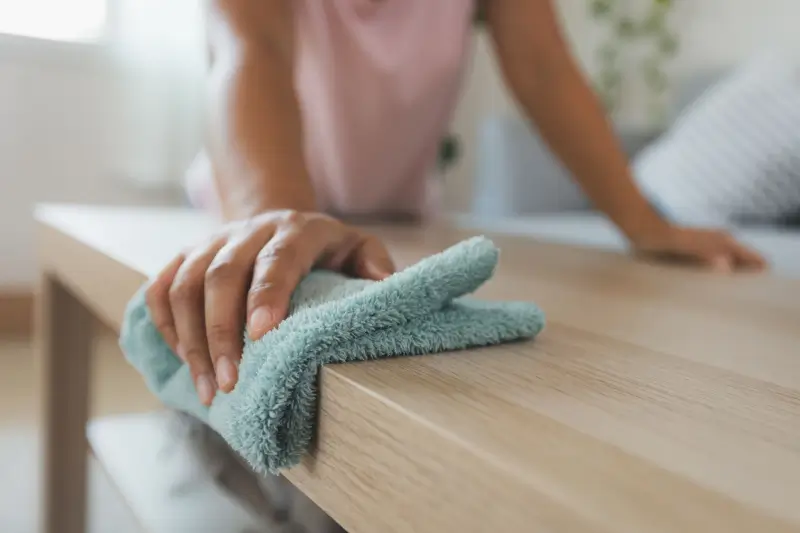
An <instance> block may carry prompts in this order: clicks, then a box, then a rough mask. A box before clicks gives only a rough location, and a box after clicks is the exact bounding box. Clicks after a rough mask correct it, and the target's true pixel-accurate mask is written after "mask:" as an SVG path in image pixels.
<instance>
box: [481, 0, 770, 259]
mask: <svg viewBox="0 0 800 533" xmlns="http://www.w3.org/2000/svg"><path fill="white" fill-rule="evenodd" d="M487 1H488V4H487V6H486V7H487V11H486V12H487V19H488V24H489V28H490V31H491V34H492V38H493V40H494V43H495V48H496V50H497V54H498V57H499V61H500V66H501V69H502V71H503V74H504V76H505V79H506V81H507V83H508V85H509V87H510V88H511V90H512V92H513V93H514V95H515V97H516V98H517V100H518V101H519V103H520V105H521V106H522V109H523V110H524V111H525V113H526V114H527V116H528V117H529V118H530V120H531V121H532V122H534V123H535V124H536V126H537V127H538V129H539V131H540V132H541V134H542V137H543V138H544V139H545V141H546V142H547V143H548V144H549V145H550V147H551V148H552V149H553V151H554V152H555V153H556V154H557V155H558V156H559V157H560V159H561V160H562V161H563V162H564V164H565V166H566V167H567V168H568V169H569V170H570V171H571V173H572V174H573V176H574V177H575V179H576V180H577V181H578V183H579V184H580V185H581V187H582V188H583V190H584V191H585V192H586V194H587V195H588V196H589V198H590V199H591V200H592V201H593V202H594V204H595V205H596V206H597V207H598V208H599V209H601V210H602V211H604V212H605V213H606V214H607V215H608V216H609V218H610V219H611V220H612V221H613V222H614V223H615V224H616V225H617V226H618V227H619V228H620V230H621V231H622V232H623V233H624V234H625V235H626V236H627V237H628V239H629V240H630V242H631V243H632V244H633V245H634V246H635V247H636V248H637V249H640V250H644V251H650V252H655V253H664V254H668V255H677V256H683V257H686V258H689V259H696V260H700V261H702V262H704V263H707V264H710V265H712V266H718V267H719V268H723V269H724V268H735V267H737V266H746V267H750V266H756V267H757V266H763V261H762V260H761V258H760V257H758V256H757V255H756V254H754V253H753V252H751V251H750V250H747V249H745V248H744V247H742V246H741V245H739V244H738V243H736V242H735V241H734V240H733V239H732V238H731V237H730V236H728V235H727V234H724V233H721V232H713V231H699V230H689V229H684V228H677V227H675V226H673V225H671V224H670V223H668V222H667V221H665V220H664V219H663V218H662V217H661V216H660V215H659V214H658V213H657V212H656V211H655V210H654V209H653V208H652V207H651V206H650V204H649V203H648V201H647V200H646V199H645V198H644V197H643V195H642V194H641V192H640V191H639V189H638V187H637V186H636V183H635V181H634V180H633V177H632V175H631V172H630V170H629V167H628V162H627V159H626V157H625V155H624V153H623V151H622V149H621V148H620V146H619V143H618V141H617V139H616V136H615V135H614V133H613V131H612V129H611V127H610V125H609V123H608V121H607V120H606V117H605V114H604V112H603V109H602V107H601V105H600V103H599V101H598V99H597V97H596V96H595V94H594V93H593V91H592V90H591V89H590V87H589V85H588V84H587V83H586V81H585V80H584V78H583V76H582V75H581V73H580V72H579V70H578V68H577V66H576V65H575V63H574V61H573V59H572V57H571V55H570V52H569V48H568V46H567V44H566V43H565V40H564V38H563V36H562V35H561V31H560V28H559V24H558V20H557V17H556V15H555V12H554V9H553V6H552V2H551V0H487Z"/></svg>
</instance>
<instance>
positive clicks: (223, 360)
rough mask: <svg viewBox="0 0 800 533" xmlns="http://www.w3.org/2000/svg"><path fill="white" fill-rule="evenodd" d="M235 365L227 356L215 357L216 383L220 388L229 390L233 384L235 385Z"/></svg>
mask: <svg viewBox="0 0 800 533" xmlns="http://www.w3.org/2000/svg"><path fill="white" fill-rule="evenodd" d="M237 373H238V371H237V370H236V365H235V364H233V361H231V360H230V358H229V357H220V358H219V359H217V384H218V385H219V388H220V390H223V391H225V392H230V391H231V390H233V386H234V385H236V378H237V376H236V374H237Z"/></svg>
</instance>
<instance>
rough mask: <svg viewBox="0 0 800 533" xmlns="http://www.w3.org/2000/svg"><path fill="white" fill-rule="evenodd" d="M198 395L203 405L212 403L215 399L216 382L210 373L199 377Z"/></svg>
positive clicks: (197, 384)
mask: <svg viewBox="0 0 800 533" xmlns="http://www.w3.org/2000/svg"><path fill="white" fill-rule="evenodd" d="M195 386H196V387H197V396H198V397H199V398H200V402H202V403H203V405H211V400H213V399H214V390H215V389H216V388H217V387H216V385H215V384H214V378H212V377H211V375H210V374H202V375H200V376H198V377H197V383H196V385H195Z"/></svg>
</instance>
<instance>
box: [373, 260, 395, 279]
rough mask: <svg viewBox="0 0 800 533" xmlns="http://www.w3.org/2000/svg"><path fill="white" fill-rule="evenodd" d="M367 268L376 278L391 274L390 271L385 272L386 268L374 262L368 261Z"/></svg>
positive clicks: (384, 277)
mask: <svg viewBox="0 0 800 533" xmlns="http://www.w3.org/2000/svg"><path fill="white" fill-rule="evenodd" d="M368 265H369V269H370V271H371V272H372V275H373V276H375V277H376V278H377V279H378V280H384V279H386V278H388V277H389V276H391V275H392V273H391V272H387V270H386V269H385V268H383V267H381V266H380V265H377V264H376V263H373V262H370V263H369V264H368Z"/></svg>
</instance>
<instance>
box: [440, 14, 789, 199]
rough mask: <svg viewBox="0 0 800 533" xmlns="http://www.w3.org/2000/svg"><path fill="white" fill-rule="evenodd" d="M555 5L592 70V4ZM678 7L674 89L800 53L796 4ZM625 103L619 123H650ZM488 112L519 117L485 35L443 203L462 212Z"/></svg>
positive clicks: (638, 99)
mask: <svg viewBox="0 0 800 533" xmlns="http://www.w3.org/2000/svg"><path fill="white" fill-rule="evenodd" d="M557 1H558V6H559V11H560V15H561V18H562V22H563V25H564V29H565V33H566V35H567V36H568V38H569V41H570V44H571V45H572V48H573V51H574V53H575V55H576V57H577V58H578V60H579V63H580V64H581V66H582V67H583V68H584V70H586V71H591V69H592V67H593V56H594V48H595V46H596V44H597V42H598V41H599V39H600V38H601V37H602V35H603V34H602V31H601V30H599V29H598V28H597V27H596V26H595V24H594V23H593V21H591V20H590V19H589V17H587V15H586V13H587V11H586V6H587V4H588V0H557ZM631 1H641V0H631ZM676 5H677V7H676V11H675V13H674V22H675V25H676V28H677V32H678V35H679V39H680V42H681V52H680V55H679V57H678V58H677V59H676V61H675V62H674V63H673V65H672V67H671V71H672V75H673V79H674V80H675V81H676V82H677V81H679V80H681V79H683V78H685V77H689V76H691V75H693V74H696V73H698V72H702V71H707V70H717V69H719V68H724V67H727V66H731V65H735V64H736V63H737V62H739V61H741V60H742V59H744V58H747V57H748V56H750V55H752V54H753V53H756V52H758V51H759V50H760V49H763V48H766V47H772V46H778V47H781V48H784V49H786V50H791V51H795V52H797V53H798V54H800V31H798V29H797V21H798V20H800V1H798V0H760V1H757V2H756V1H754V0H678V1H677V2H676ZM626 96H627V98H626V101H625V103H624V104H623V107H622V110H621V112H620V120H622V121H625V122H627V123H633V124H641V123H644V122H646V120H647V119H646V113H644V111H643V109H644V106H643V105H641V103H642V95H641V94H639V93H637V91H636V90H632V91H628V93H627V95H626ZM489 113H492V114H498V113H499V114H518V111H517V110H516V109H515V105H514V103H513V101H512V99H511V98H510V97H509V95H508V93H507V92H506V90H505V88H504V87H503V85H502V83H501V81H500V79H499V76H498V73H497V69H496V66H495V65H494V59H493V57H492V56H491V47H490V46H489V45H488V43H487V39H486V38H485V36H481V37H479V39H478V41H477V43H476V55H475V58H474V64H473V66H472V69H471V71H470V74H469V76H468V78H467V83H466V89H465V91H464V94H463V96H462V102H461V105H460V106H459V109H458V112H457V116H456V119H455V123H454V130H455V131H456V132H457V133H458V134H459V135H460V136H461V137H462V138H463V142H464V151H465V152H466V153H465V157H464V159H463V160H462V161H461V162H460V163H459V165H458V166H457V168H455V170H454V171H453V172H451V174H450V175H448V176H447V183H448V186H447V188H446V193H445V199H446V202H447V205H448V207H449V208H451V209H454V210H464V209H466V208H467V207H468V205H469V200H470V197H471V175H472V171H473V169H474V155H475V151H476V149H475V138H476V132H477V129H478V128H479V125H480V121H481V118H482V117H484V116H486V114H489Z"/></svg>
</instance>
